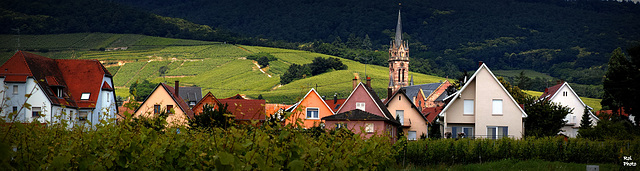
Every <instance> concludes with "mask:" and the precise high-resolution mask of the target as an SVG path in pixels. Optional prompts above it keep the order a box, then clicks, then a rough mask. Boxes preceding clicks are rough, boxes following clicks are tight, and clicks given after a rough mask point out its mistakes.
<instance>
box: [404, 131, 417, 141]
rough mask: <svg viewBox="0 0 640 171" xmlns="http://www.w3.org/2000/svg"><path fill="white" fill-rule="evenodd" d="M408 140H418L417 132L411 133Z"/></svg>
mask: <svg viewBox="0 0 640 171" xmlns="http://www.w3.org/2000/svg"><path fill="white" fill-rule="evenodd" d="M407 139H408V140H417V139H418V138H417V137H416V131H409V135H408V136H407Z"/></svg>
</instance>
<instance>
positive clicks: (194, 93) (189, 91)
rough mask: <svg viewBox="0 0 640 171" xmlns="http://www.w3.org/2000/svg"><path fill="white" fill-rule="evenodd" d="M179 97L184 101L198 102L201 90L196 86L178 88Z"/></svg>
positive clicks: (200, 97)
mask: <svg viewBox="0 0 640 171" xmlns="http://www.w3.org/2000/svg"><path fill="white" fill-rule="evenodd" d="M180 97H182V99H183V100H185V101H195V102H198V101H200V99H202V88H200V87H196V86H190V87H180Z"/></svg>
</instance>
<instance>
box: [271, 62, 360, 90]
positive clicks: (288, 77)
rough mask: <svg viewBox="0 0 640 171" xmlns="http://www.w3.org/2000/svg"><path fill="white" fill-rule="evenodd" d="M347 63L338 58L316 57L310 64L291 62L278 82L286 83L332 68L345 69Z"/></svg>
mask: <svg viewBox="0 0 640 171" xmlns="http://www.w3.org/2000/svg"><path fill="white" fill-rule="evenodd" d="M345 69H348V67H347V65H345V64H343V63H342V61H340V59H338V58H322V57H316V58H314V59H313V61H312V62H311V63H310V64H303V65H298V64H291V66H289V69H287V71H285V73H284V74H282V76H280V84H283V85H284V84H288V83H290V82H293V81H295V80H298V79H302V78H306V77H311V76H313V75H320V74H322V73H325V72H329V71H332V70H345Z"/></svg>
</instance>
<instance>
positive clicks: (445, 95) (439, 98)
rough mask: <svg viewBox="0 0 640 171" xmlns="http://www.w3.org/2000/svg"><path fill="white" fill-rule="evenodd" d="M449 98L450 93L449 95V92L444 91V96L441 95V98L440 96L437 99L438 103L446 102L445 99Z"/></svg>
mask: <svg viewBox="0 0 640 171" xmlns="http://www.w3.org/2000/svg"><path fill="white" fill-rule="evenodd" d="M447 97H449V93H447V90H445V91H443V92H442V94H440V96H438V98H436V100H435V101H436V102H441V101H444V99H445V98H447Z"/></svg>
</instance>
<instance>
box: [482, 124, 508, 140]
mask: <svg viewBox="0 0 640 171" xmlns="http://www.w3.org/2000/svg"><path fill="white" fill-rule="evenodd" d="M508 135H509V128H508V127H506V126H488V127H487V138H490V139H500V138H503V137H508Z"/></svg>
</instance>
